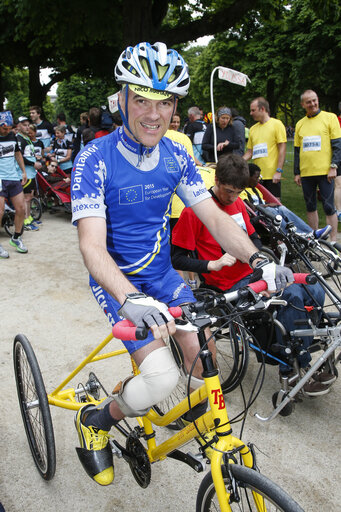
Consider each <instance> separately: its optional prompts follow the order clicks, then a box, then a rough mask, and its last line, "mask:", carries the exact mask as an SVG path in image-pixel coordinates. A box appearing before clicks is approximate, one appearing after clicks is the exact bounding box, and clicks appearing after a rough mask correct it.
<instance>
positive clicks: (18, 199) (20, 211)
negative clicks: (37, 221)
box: [11, 192, 25, 233]
mask: <svg viewBox="0 0 341 512" xmlns="http://www.w3.org/2000/svg"><path fill="white" fill-rule="evenodd" d="M11 201H12V203H13V206H14V209H15V217H14V227H15V232H16V233H21V230H22V227H23V224H24V218H25V198H24V193H23V192H20V194H17V195H16V196H14V197H11Z"/></svg>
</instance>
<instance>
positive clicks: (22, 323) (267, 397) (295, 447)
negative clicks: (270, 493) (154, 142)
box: [0, 214, 341, 512]
mask: <svg viewBox="0 0 341 512" xmlns="http://www.w3.org/2000/svg"><path fill="white" fill-rule="evenodd" d="M43 221H44V224H43V227H42V228H41V230H40V231H38V232H36V233H31V232H28V233H25V235H24V239H25V243H26V244H27V246H28V248H29V253H28V254H27V255H22V254H18V253H16V252H15V251H14V249H13V248H9V251H10V258H9V260H0V273H1V274H0V275H1V292H2V293H1V299H0V303H1V309H0V311H1V313H0V326H1V328H0V354H1V358H0V381H1V383H2V386H3V388H2V389H3V392H2V414H1V415H0V434H1V436H0V453H1V458H0V502H1V503H2V505H3V506H4V508H5V510H6V512H22V511H23V510H25V512H36V511H42V510H44V512H57V511H58V512H59V511H63V512H74V511H76V512H78V511H101V512H109V511H110V512H114V511H115V512H118V511H120V512H128V511H131V510H136V511H137V512H156V511H163V512H167V511H170V512H174V511H177V510H182V511H184V512H191V511H193V510H195V498H196V493H197V489H198V486H199V483H200V481H201V478H202V476H201V475H200V474H196V473H194V471H193V470H191V469H190V468H189V467H188V466H186V465H185V464H181V463H179V462H176V461H173V460H167V461H165V462H164V463H156V464H155V465H153V466H152V482H151V484H150V486H149V487H148V488H147V489H145V490H143V489H141V488H140V487H139V486H138V485H137V484H136V483H135V480H134V479H133V478H132V476H131V473H130V470H129V467H128V465H127V464H125V463H124V462H123V461H122V460H118V459H115V473H116V475H115V482H114V484H113V485H112V486H109V487H108V488H101V487H99V486H97V484H95V483H94V482H92V481H91V480H90V479H89V477H88V476H87V475H86V474H85V472H84V470H83V469H82V467H81V465H80V463H79V461H78V458H77V455H76V451H75V449H74V447H75V446H76V445H77V435H76V432H75V429H74V426H73V413H72V411H68V410H64V409H60V408H56V407H52V408H51V412H52V419H53V425H54V431H55V439H56V450H57V470H56V475H55V477H54V479H53V480H52V481H50V482H44V481H43V480H42V479H41V477H40V476H39V474H38V472H37V471H36V469H35V466H34V463H33V460H32V458H31V454H30V451H29V448H28V443H27V439H26V435H25V431H24V428H23V424H22V420H21V416H20V412H19V407H18V399H17V395H16V388H15V382H14V373H13V362H12V345H13V339H14V336H15V335H16V334H17V333H23V334H25V335H26V336H27V337H28V339H29V340H30V341H31V343H32V345H33V348H34V350H35V353H36V356H37V359H38V362H39V365H40V368H41V371H42V374H43V378H44V381H45V386H46V389H47V391H48V392H51V391H52V389H53V387H55V386H56V385H57V384H58V383H59V382H60V381H61V379H62V378H63V377H64V376H66V375H67V374H68V373H69V372H70V371H71V370H72V369H73V368H74V367H75V366H76V365H77V364H78V363H79V361H80V360H81V358H83V357H84V356H85V355H86V354H87V353H89V352H90V351H91V350H92V349H93V347H94V346H95V345H96V344H97V343H99V342H100V341H101V340H102V339H104V338H105V337H106V336H107V335H108V333H109V328H108V324H107V322H106V319H105V317H104V315H103V313H102V311H101V310H100V308H99V307H98V306H97V304H96V302H95V301H94V299H93V298H92V296H91V293H90V291H89V289H88V286H87V273H86V271H85V268H84V266H83V263H82V259H81V256H80V253H79V250H78V244H77V234H76V229H75V228H73V227H71V225H70V220H69V218H68V217H67V216H65V215H64V214H55V215H49V214H45V216H44V218H43ZM8 240H9V239H8V238H7V235H6V234H5V232H4V231H3V230H1V231H0V243H1V244H3V245H4V246H5V247H6V248H7V246H8ZM112 345H113V347H115V348H119V347H120V346H121V345H120V342H118V341H114V342H113V344H112ZM258 368H259V366H258V364H257V363H256V362H255V361H254V357H253V356H251V363H250V368H249V370H248V373H247V376H246V378H245V390H246V392H248V390H250V389H251V386H252V384H253V382H254V379H255V377H256V374H257V370H258ZM91 369H92V370H94V371H95V372H96V373H98V375H99V376H100V377H101V380H102V381H103V384H104V386H105V387H107V388H108V389H111V388H112V387H113V385H114V384H116V383H117V381H119V380H120V379H122V378H123V377H125V376H126V375H128V374H129V372H130V369H129V360H128V358H127V357H126V356H119V357H117V358H115V360H113V359H111V360H110V361H103V362H100V363H94V364H93V366H92V368H91ZM87 374H88V371H87V372H85V371H83V372H81V375H80V376H79V377H77V378H76V379H74V381H72V385H73V386H77V384H78V383H79V382H83V383H85V382H86V380H87ZM276 390H278V374H277V368H276V367H273V366H268V367H267V373H266V378H265V384H264V387H263V389H262V392H261V394H260V396H259V397H258V399H257V401H256V403H255V404H254V405H253V406H252V407H251V412H250V415H249V417H248V419H247V422H246V426H245V429H244V432H243V439H244V441H245V442H248V441H252V442H254V443H255V445H256V447H257V453H258V460H257V462H258V465H259V467H260V468H261V471H262V473H264V474H265V475H267V476H269V477H271V479H272V480H274V481H275V482H277V483H278V484H280V485H281V486H282V487H283V488H284V489H285V490H287V491H288V492H289V493H290V494H291V495H292V496H293V497H295V499H296V500H297V501H298V502H299V503H300V504H301V506H302V507H303V508H304V509H305V511H306V512H322V511H323V512H325V511H328V512H337V511H338V510H340V508H341V507H340V502H341V491H340V487H339V478H338V476H339V474H340V463H339V458H338V455H339V454H340V448H339V444H340V424H341V422H340V419H341V414H340V398H339V397H340V381H337V382H336V384H335V385H334V386H333V388H332V390H331V392H330V393H329V394H328V395H325V396H323V397H320V398H316V399H310V400H305V401H303V402H301V403H299V404H297V406H296V409H295V412H294V413H293V414H292V415H291V416H289V417H286V418H284V417H281V416H278V417H277V418H276V419H275V420H274V421H272V422H271V423H270V424H262V423H260V422H259V421H258V420H257V419H256V418H255V417H254V413H255V412H259V413H260V414H262V415H263V416H267V415H268V414H269V413H270V412H271V410H272V405H271V396H272V394H273V393H274V391H276ZM227 405H228V410H229V414H230V416H231V417H233V416H234V415H235V414H236V413H237V412H239V411H240V410H241V408H242V400H241V394H240V392H239V391H236V392H234V393H232V394H230V395H229V396H228V397H227ZM239 429H240V425H239V424H237V425H235V426H234V431H235V433H236V434H237V435H239ZM160 435H161V438H164V436H166V435H167V432H160ZM188 450H189V451H192V452H193V451H195V450H196V445H195V444H194V443H193V444H192V445H191V446H189V448H188ZM335 455H336V456H335ZM0 508H1V507H0Z"/></svg>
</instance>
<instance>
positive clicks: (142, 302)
mask: <svg viewBox="0 0 341 512" xmlns="http://www.w3.org/2000/svg"><path fill="white" fill-rule="evenodd" d="M115 77H116V81H117V82H118V83H119V84H120V85H121V86H122V89H121V91H120V93H119V109H120V114H121V117H122V120H123V127H120V128H119V129H118V130H116V131H115V132H113V133H110V134H109V135H106V136H104V137H101V138H100V139H96V140H94V141H92V142H91V143H89V144H88V145H87V146H86V147H85V148H84V150H83V151H81V152H80V154H79V155H78V156H77V158H76V160H75V164H74V168H73V172H72V187H71V198H72V214H73V222H74V223H75V224H77V228H78V236H79V245H80V250H81V252H82V255H83V258H84V262H85V265H86V267H87V268H88V270H89V272H90V276H91V277H90V285H91V288H92V292H93V294H94V296H95V297H96V299H97V301H98V303H99V304H100V306H101V307H102V309H103V311H104V312H105V314H106V315H107V317H108V319H109V320H110V322H111V323H115V322H117V321H118V320H120V318H121V317H122V316H123V317H125V318H127V319H128V320H130V321H132V322H133V323H134V324H135V325H136V326H137V327H141V328H144V327H147V328H148V329H150V331H151V332H150V333H149V335H148V336H147V338H146V339H145V340H143V341H133V340H130V341H127V342H124V343H125V346H126V347H127V349H128V351H129V352H130V353H131V354H133V357H134V361H135V362H136V364H137V365H138V367H139V370H140V373H139V374H138V375H136V376H134V377H133V378H132V377H129V378H128V379H126V380H125V381H124V383H123V384H122V385H121V386H120V388H119V390H118V391H117V392H116V393H115V394H114V396H113V398H112V399H111V400H108V401H106V403H105V404H104V405H103V407H102V408H101V409H97V408H95V407H94V406H93V405H86V406H85V407H83V408H81V409H80V410H79V411H78V413H77V415H76V428H77V431H78V435H79V441H80V444H81V448H78V449H77V453H78V455H79V458H80V460H81V462H82V464H83V466H84V467H85V469H86V470H87V472H88V474H90V475H91V476H92V478H93V479H94V480H95V481H96V482H97V483H99V484H100V485H108V484H110V483H111V482H112V480H113V478H114V471H113V465H112V457H111V450H110V446H109V444H108V431H109V430H110V428H111V427H112V426H113V425H115V424H116V423H117V422H118V421H119V420H120V419H122V418H123V417H125V416H131V417H133V416H141V415H144V414H145V413H146V412H147V411H148V410H149V409H150V407H151V406H152V405H154V404H156V403H158V402H160V401H162V400H164V399H165V398H166V397H168V396H169V395H170V393H171V392H172V390H173V389H174V388H175V386H176V385H177V382H178V376H179V375H178V369H177V366H176V364H175V361H174V359H173V357H172V354H171V352H170V350H169V349H168V347H167V346H166V344H165V341H164V340H166V339H167V338H168V336H169V335H174V337H175V338H176V340H177V341H178V343H179V345H180V346H181V349H182V351H183V353H184V360H185V364H186V366H187V368H188V369H189V368H190V367H191V365H192V362H193V361H194V359H195V356H196V354H197V353H198V350H199V345H198V341H197V337H196V335H195V334H193V333H188V332H184V331H176V327H175V323H174V320H173V318H172V317H171V316H170V314H169V313H168V309H167V308H168V306H176V305H179V304H183V303H185V302H194V301H195V299H194V296H193V294H192V291H191V289H190V288H189V287H188V286H187V285H186V283H185V282H184V281H183V280H182V278H181V277H180V276H179V274H178V273H177V272H176V271H175V270H174V269H173V268H172V265H171V259H170V245H169V234H170V232H169V217H170V210H171V204H172V199H173V195H174V193H176V194H177V195H178V196H179V197H180V199H181V200H182V201H183V202H184V203H185V205H186V206H190V207H191V208H192V209H193V210H194V211H195V213H196V215H197V216H198V217H199V218H200V219H201V220H202V221H203V223H204V224H205V225H206V226H207V227H208V229H209V230H210V231H211V233H212V234H213V236H214V237H215V238H216V239H217V240H218V242H219V244H220V245H221V246H222V247H223V248H224V250H225V251H227V252H230V253H231V254H232V255H233V256H235V257H237V258H238V259H240V260H241V261H243V262H246V263H249V260H250V258H251V263H250V264H251V265H252V267H257V266H258V267H260V265H262V267H261V268H259V270H260V273H261V275H262V278H263V279H265V280H266V281H267V282H268V287H269V289H270V290H273V289H276V288H278V289H279V288H281V287H284V286H285V285H286V284H287V283H288V281H289V282H291V281H293V276H292V273H291V271H289V270H288V269H284V268H282V267H277V269H276V266H275V265H274V264H273V263H269V262H268V261H267V260H265V261H264V260H262V256H261V255H259V254H258V253H257V249H256V247H255V246H254V245H253V243H252V242H251V241H250V240H249V239H248V237H247V236H246V234H245V233H244V232H243V230H242V229H241V228H239V227H238V226H237V225H236V224H235V222H234V221H233V220H232V219H231V218H230V217H229V216H228V215H226V214H225V213H224V212H221V210H220V209H219V208H218V207H217V205H216V204H215V203H214V201H213V200H212V198H211V197H210V195H209V193H208V192H207V190H206V188H205V186H204V183H203V181H202V178H201V176H200V173H199V172H198V171H197V169H196V167H195V164H194V161H193V159H192V158H191V157H190V156H189V155H188V153H187V152H186V150H185V148H184V147H183V146H182V145H181V144H179V143H176V142H174V141H172V140H170V139H168V138H166V137H163V136H164V134H165V133H166V131H167V129H168V127H169V124H170V121H171V118H172V115H173V113H174V112H175V110H176V106H177V102H178V98H179V97H184V96H185V95H186V94H187V92H188V87H189V74H188V68H187V65H186V63H185V62H184V60H183V58H182V57H181V56H180V55H179V54H178V53H177V52H176V51H175V50H172V49H167V47H166V45H165V44H164V43H155V44H153V45H151V44H149V43H140V44H138V45H136V46H135V47H128V48H127V49H126V50H125V51H124V52H123V53H122V54H121V56H120V57H119V59H118V61H117V64H116V67H115ZM224 233H225V235H224ZM227 234H228V235H227ZM275 275H276V280H277V278H279V281H278V282H277V284H275ZM166 304H167V305H166ZM209 347H210V349H211V350H212V352H214V344H213V342H211V343H210V344H209ZM202 383H203V380H202V365H201V362H200V360H199V362H197V364H196V365H195V367H194V370H193V377H192V379H191V385H192V388H194V387H199V386H201V385H202ZM196 407H197V410H196V411H195V413H194V414H195V415H201V414H202V413H203V412H204V410H205V409H206V403H205V404H199V405H198V406H196Z"/></svg>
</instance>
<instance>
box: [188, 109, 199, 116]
mask: <svg viewBox="0 0 341 512" xmlns="http://www.w3.org/2000/svg"><path fill="white" fill-rule="evenodd" d="M187 114H188V115H189V116H201V112H200V109H199V108H198V107H190V108H189V109H188V110H187Z"/></svg>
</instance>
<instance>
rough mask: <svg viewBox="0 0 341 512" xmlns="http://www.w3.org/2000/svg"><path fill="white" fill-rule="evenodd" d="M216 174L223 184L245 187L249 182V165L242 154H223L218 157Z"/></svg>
mask: <svg viewBox="0 0 341 512" xmlns="http://www.w3.org/2000/svg"><path fill="white" fill-rule="evenodd" d="M215 176H216V179H217V180H218V182H219V183H221V184H223V185H231V186H232V187H235V188H240V189H244V188H246V187H247V186H248V184H249V177H250V175H249V167H248V165H247V162H246V160H244V158H243V157H241V156H240V155H234V154H228V155H222V156H221V157H219V159H218V163H217V167H216V171H215Z"/></svg>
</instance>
